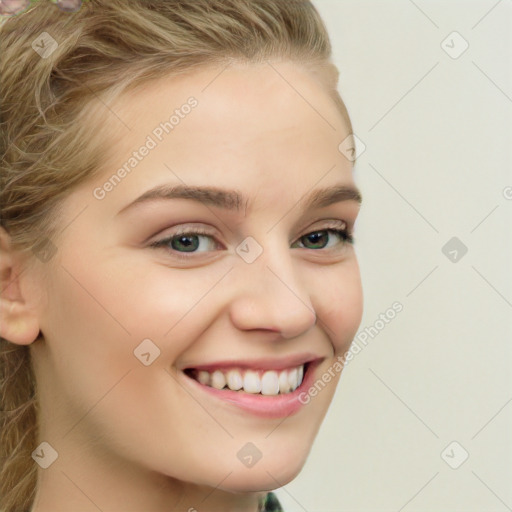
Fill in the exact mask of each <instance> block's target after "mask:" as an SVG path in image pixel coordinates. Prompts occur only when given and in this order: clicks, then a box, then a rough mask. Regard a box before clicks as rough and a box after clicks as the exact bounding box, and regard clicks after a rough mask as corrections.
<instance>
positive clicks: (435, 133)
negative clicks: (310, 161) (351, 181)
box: [277, 0, 512, 512]
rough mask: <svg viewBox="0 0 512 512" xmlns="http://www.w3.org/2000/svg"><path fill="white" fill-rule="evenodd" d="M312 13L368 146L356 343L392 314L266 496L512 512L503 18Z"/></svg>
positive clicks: (408, 511)
mask: <svg viewBox="0 0 512 512" xmlns="http://www.w3.org/2000/svg"><path fill="white" fill-rule="evenodd" d="M315 4H316V5H317V7H318V9H319V10H320V12H321V14H322V15H323V16H324V19H325V20H326V23H327V25H328V28H329V30H330V33H331V37H332V42H333V45H334V52H335V62H336V64H337V65H338V66H339V68H340V73H341V81H340V92H341V94H342V96H343V98H344V99H345V101H346V103H347V105H348V108H349V112H350V113H351V116H352V120H353V124H354V132H355V133H356V135H357V136H358V137H359V138H360V139H361V140H362V141H363V142H364V144H365V145H366V150H365V151H364V152H363V153H361V155H360V156H359V158H358V160H357V163H356V171H355V172H356V182H357V183H358V185H359V186H360V187H361V189H362V191H363V196H364V204H363V209H362V211H361V216H360V219H359V220H358V223H357V228H356V236H357V240H356V247H357V252H358V256H359V260H360V265H361V271H362V277H363V286H364V291H365V313H364V317H363V321H362V324H361V331H363V330H364V328H365V327H369V326H372V325H373V324H374V323H375V321H376V320H377V319H378V318H379V314H380V313H384V312H385V311H386V310H387V309H388V308H389V307H390V306H391V304H392V303H393V302H395V301H399V302H400V303H401V304H402V305H403V311H402V312H401V313H399V314H398V315H397V316H396V318H395V319H394V320H392V321H391V322H390V323H389V324H387V325H386V326H385V328H383V329H382V330H380V331H379V333H378V335H377V336H375V337H374V338H373V339H370V341H369V343H368V345H367V346H366V347H365V348H364V350H362V351H361V352H360V353H359V354H358V355H357V356H356V357H355V358H354V360H353V361H352V362H351V363H350V365H349V366H348V367H347V368H346V369H345V371H344V374H343V375H342V378H341V382H340V387H339V388H338V391H337V394H336V396H335V399H334V402H333V405H332V407H331V409H330V411H329V414H328V416H327V418H326V421H325V423H324V424H323V426H322V429H321V431H320V433H319V436H318V438H317V441H316V443H315V445H314V446H313V449H312V451H311V454H310V457H309V459H308V462H307V464H306V466H305V468H304V470H303V472H302V473H301V474H300V476H299V477H298V478H297V479H296V480H294V481H293V482H292V483H290V484H289V485H287V486H285V487H284V488H282V489H280V490H278V491H277V494H278V496H279V498H280V500H281V501H282V503H283V505H284V507H285V510H286V512H302V511H308V512H313V511H315V512H330V511H332V512H334V511H336V512H338V511H347V512H348V511H350V512H363V511H365V512H368V511H372V512H373V511H375V512H381V511H396V512H401V511H405V512H437V511H439V512H441V511H443V512H445V511H450V512H456V511H461V512H473V511H474V512H494V511H496V512H501V511H507V510H512V484H511V482H512V447H511V444H512V443H511V440H512V385H511V384H512V372H511V363H512V357H511V355H512V354H511V352H512V348H511V342H512V199H509V200H507V199H506V198H505V195H504V190H508V191H509V194H508V197H511V198H512V188H511V189H506V187H512V171H511V169H512V166H511V163H512V162H511V160H512V148H511V146H512V133H511V132H512V66H511V64H512V62H511V61H512V41H511V38H512V36H511V35H510V33H511V31H512V30H511V29H512V2H511V1H509V0H502V1H497V0H478V1H452V0H450V1H446V0H444V1H441V0H436V1H434V0H428V1H427V0H416V1H414V2H413V1H407V0H393V1H376V0H373V1H370V0H357V1H356V0H351V1H349V0H316V1H315ZM453 31H456V32H458V33H459V34H460V36H462V38H464V40H466V41H467V43H468V44H469V47H468V48H467V50H466V51H464V52H463V53H462V54H461V55H460V56H457V58H452V57H450V56H449V55H448V53H446V51H445V49H443V47H444V48H446V50H447V51H449V52H451V53H452V55H456V54H457V53H459V52H460V50H462V49H463V46H462V45H463V44H464V43H463V40H462V39H461V38H460V37H459V36H457V35H451V36H450V37H449V38H448V39H446V38H447V36H449V35H450V34H451V33H452V32H453ZM445 39H446V41H445V43H444V44H443V46H442V42H443V41H444V40H445ZM340 142H341V141H340ZM452 237H457V238H458V239H459V240H460V241H461V242H462V243H463V244H464V245H465V246H466V247H467V248H468V252H467V254H465V255H464V256H463V257H460V251H458V252H457V255H455V254H454V253H452V255H451V257H452V258H455V257H456V258H457V261H456V262H453V261H451V260H450V259H448V257H447V256H445V254H444V253H443V252H442V247H443V246H444V245H445V244H446V243H447V242H448V241H449V240H450V239H451V238H452ZM450 250H453V249H450ZM446 252H448V251H446ZM453 441H456V442H457V443H458V444H456V445H452V446H451V447H449V449H448V450H446V451H444V450H445V448H446V447H447V446H448V445H449V444H450V443H452V442H453ZM465 452H467V453H468V455H469V457H468V458H467V460H466V461H465V462H463V463H462V464H461V465H459V464H460V462H461V460H462V458H463V456H464V454H465ZM442 453H445V455H444V457H445V459H446V460H448V461H449V462H450V463H451V464H452V465H453V466H458V468H457V469H452V467H450V466H449V465H448V463H447V462H445V460H444V459H443V458H442Z"/></svg>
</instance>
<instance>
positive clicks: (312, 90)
mask: <svg viewBox="0 0 512 512" xmlns="http://www.w3.org/2000/svg"><path fill="white" fill-rule="evenodd" d="M273 66H274V68H275V69H276V70H279V72H280V73H281V74H282V75H283V76H284V77H286V81H284V80H283V78H282V77H281V76H279V74H277V73H276V71H275V70H274V69H273V68H272V67H271V66H270V65H268V64H258V65H256V64H251V65H234V64H232V65H231V66H230V67H229V68H228V69H226V70H224V72H222V73H221V74H220V75H219V72H220V71H221V70H222V68H217V69H214V68H204V69H202V70H201V71H194V72H193V73H191V74H188V75H186V76H185V75H184V76H182V77H180V78H163V79H159V80H157V81H154V82H152V83H149V84H146V85H145V87H144V88H143V89H141V90H139V91H134V92H130V93H127V94H126V95H124V96H122V97H121V98H120V99H118V101H117V102H115V104H113V105H110V106H109V108H110V109H111V110H113V111H115V113H116V115H117V117H116V116H113V115H112V114H111V113H110V112H107V111H104V118H102V119H98V121H97V123H98V126H100V125H101V126H107V127H108V128H109V133H111V134H112V139H111V145H110V153H109V155H108V157H107V158H106V159H105V165H104V168H103V169H102V170H101V173H100V174H99V175H97V176H96V177H95V178H94V179H92V180H90V181H89V182H87V183H83V184H81V185H80V186H79V187H77V188H76V189H75V190H74V191H73V192H72V193H70V194H69V195H68V196H67V197H66V199H65V200H64V201H63V203H62V211H61V212H60V214H59V223H60V225H61V226H63V227H64V226H67V227H65V229H64V230H63V231H62V233H61V235H60V236H59V237H58V239H56V240H55V241H54V242H55V245H56V247H57V253H56V254H55V256H54V257H53V258H52V259H51V260H50V261H48V262H46V263H42V262H40V261H33V262H32V264H31V265H28V266H24V265H25V262H24V260H23V259H22V258H21V257H19V256H18V255H17V254H16V253H15V252H14V251H12V250H10V248H9V239H8V236H7V235H6V233H5V232H3V231H2V233H1V237H0V241H1V243H2V245H3V248H4V253H3V254H4V256H3V257H2V259H1V260H0V261H1V263H2V276H3V282H4V283H9V284H8V286H7V287H5V289H4V293H3V295H2V302H1V311H2V320H3V322H2V328H1V329H2V331H1V334H2V336H4V337H6V338H7V339H9V341H12V342H13V343H19V344H30V347H31V354H32V357H33V361H34V370H35V374H36V379H37V383H38V390H39V397H40V403H41V417H40V436H39V440H40V441H46V442H48V443H50V445H51V446H52V447H53V448H54V449H55V450H56V451H57V452H58V458H57V460H56V461H55V462H54V463H53V464H52V465H51V466H50V467H49V468H47V469H38V471H39V474H38V478H39V484H38V485H39V486H38V491H37V496H36V500H35V504H34V507H33V508H32V512H48V511H52V512H58V511H69V510H74V511H84V512H89V511H91V512H92V511H94V512H96V511H97V510H98V508H99V509H101V510H103V511H109V512H110V511H112V512H115V511H123V512H127V511H132V512H135V511H141V510H145V511H147V512H161V511H162V512H163V511H170V510H173V511H191V510H194V509H195V510H197V511H199V512H203V511H210V512H212V511H221V510H222V511H224V512H226V511H235V510H237V511H239V510H247V511H252V512H255V511H256V510H257V500H258V497H259V496H261V495H263V494H265V493H264V492H262V491H264V490H270V489H276V488H278V487H280V486H282V485H284V484H286V483H288V482H290V481H291V480H292V479H293V478H294V477H295V476H296V475H297V474H298V473H299V471H300V470H301V468H302V467H303V465H304V463H305V461H306V458H307V455H308V453H309V451H310V448H311V445H312V443H313V440H314V438H315V436H316V434H317V431H318V429H319V427H320V425H321V422H322V420H323V418H324V416H325V414H326V412H327V409H328V406H329V404H330V402H331V399H332V397H333V394H334V391H335V388H336V384H337V382H338V380H339V375H340V374H339V373H336V378H335V379H333V380H331V382H329V383H328V384H327V386H326V387H325V389H323V390H322V391H321V392H320V393H318V395H317V396H316V397H314V399H312V400H311V401H310V403H309V404H308V405H307V406H304V407H303V408H302V409H301V410H300V411H299V412H298V413H296V414H294V415H292V416H290V417H288V418H287V419H286V420H285V421H283V419H282V418H280V419H266V418H260V417H257V416H254V415H253V414H251V413H248V412H243V411H241V410H240V409H238V408H237V407H235V406H233V405H228V404H226V403H224V402H220V401H219V400H214V399H213V398H212V397H210V396H209V395H207V394H206V393H204V392H202V391H199V392H198V391H196V390H192V388H191V387H190V386H189V385H188V384H187V383H186V382H185V380H186V377H185V376H184V375H183V373H182V372H181V371H180V369H182V368H184V367H186V366H193V365H198V364H200V363H209V362H212V361H219V360H225V359H229V358H231V359H238V358H240V359H255V358H262V357H270V358H274V357H284V356H289V355H293V354H297V353H306V352H307V353H311V354H313V355H315V356H317V357H323V358H325V359H324V360H323V362H322V363H321V364H320V366H319V367H318V368H317V369H316V376H317V378H320V377H321V375H322V374H324V373H325V372H326V371H327V369H328V368H329V367H331V366H332V364H333V362H334V361H335V360H336V357H337V356H340V355H343V354H344V353H345V352H346V351H347V350H348V348H349V346H350V343H351V341H352V339H353V337H354V335H355V333H356V331H357V328H358V326H359V324H360V321H361V316H362V301H363V300H362V289H361V280H360V274H359V267H358V263H357V258H356V253H355V250H354V247H353V245H351V244H349V243H346V242H345V243H344V242H343V239H341V238H339V237H337V235H335V234H334V233H331V234H330V235H326V236H330V238H329V244H328V245H329V247H334V249H332V248H331V249H329V248H327V249H324V248H321V247H322V245H321V244H319V245H317V246H315V245H313V242H309V243H310V245H309V247H313V248H309V247H305V245H304V244H305V243H308V242H307V240H306V241H305V242H304V238H303V237H304V235H306V234H309V233H311V232H318V231H323V230H325V229H327V228H326V226H328V225H329V221H335V220H343V221H345V222H347V224H348V227H349V230H352V231H353V228H354V223H355V221H356V217H357V214H358V211H359V204H358V203H357V202H356V201H353V200H349V201H344V202H339V203H335V204H333V205H330V206H328V207H325V208H322V209H316V210H311V211H303V210H301V209H300V208H299V207H295V205H296V204H297V202H298V201H299V200H300V199H301V198H302V197H303V196H305V195H306V194H308V193H309V192H311V191H312V190H313V189H316V188H323V187H328V186H331V185H339V184H343V185H354V181H353V176H352V164H351V162H349V160H347V159H346V158H345V157H344V156H343V155H342V154H341V153H340V152H339V150H338V145H339V144H340V142H341V141H342V140H344V139H345V137H346V136H347V135H348V129H347V127H346V125H345V123H344V121H343V119H342V117H341V115H340V114H339V113H338V111H337V110H336V108H335V106H334V103H333V101H332V100H331V98H330V96H329V94H328V93H327V92H326V89H325V87H324V86H323V85H322V84H321V83H320V82H318V81H317V79H316V78H314V77H313V75H312V74H311V73H309V72H307V71H305V70H304V69H302V68H301V67H299V66H298V65H296V64H293V63H291V62H279V63H274V64H273ZM215 77H217V78H216V79H215V80H214V81H213V82H212V80H213V79H214V78H215ZM287 82H288V83H287ZM207 84H210V85H209V86H208V87H207V88H206V89H205V87H206V85H207ZM290 84H292V85H293V88H292V87H291V86H290ZM203 89H204V91H203ZM297 92H300V94H297ZM192 95H193V96H194V97H195V98H197V100H198V102H199V104H198V106H197V107H196V108H195V109H194V110H193V111H192V112H191V113H190V114H189V115H188V116H186V118H185V119H183V120H181V122H180V124H179V126H177V127H176V128H175V129H174V130H173V132H172V133H171V134H170V135H167V136H165V137H164V139H163V141H162V142H161V143H159V144H158V146H157V147H156V148H155V149H153V150H152V151H151V152H150V154H149V155H148V156H147V157H146V158H144V159H143V160H142V161H141V162H140V163H139V164H138V165H137V167H136V168H135V169H134V170H133V171H132V172H131V173H130V174H129V175H127V176H126V177H125V178H124V179H123V181H122V182H121V183H120V184H118V185H117V186H116V187H115V188H114V189H113V190H112V191H111V192H109V193H108V194H107V195H106V196H105V197H104V198H103V199H102V200H98V199H95V198H94V196H93V190H94V189H95V187H101V186H102V184H103V183H105V180H107V179H108V178H109V177H110V176H111V175H112V174H113V172H115V170H116V169H117V168H119V167H120V166H122V164H123V163H124V162H126V160H127V159H128V158H129V156H130V155H131V153H132V151H134V150H136V149H137V148H139V147H140V146H141V145H142V144H143V143H144V141H145V140H146V137H147V136H148V134H150V133H151V132H152V130H153V129H154V128H155V126H157V125H158V124H159V123H160V122H162V121H163V120H166V119H168V117H169V115H170V114H169V113H170V112H172V111H173V110H174V109H175V108H177V107H179V106H180V105H182V104H183V103H185V102H186V100H187V98H189V97H190V96H192ZM305 99H306V100H307V101H305ZM312 107H314V108H312ZM319 114H320V115H319ZM118 118H120V119H122V120H123V122H124V123H125V124H126V125H128V126H129V127H130V128H131V130H130V131H128V130H126V129H125V128H123V126H122V124H121V123H120V121H119V120H118ZM327 121H328V122H327ZM119 134H121V135H119ZM164 164H166V165H164ZM329 169H331V170H330V171H329ZM183 182H184V183H186V184H187V185H212V186H217V187H222V188H235V189H238V190H239V191H241V192H243V193H244V194H245V195H246V196H247V197H248V200H249V201H248V204H247V205H244V208H242V210H241V212H240V213H236V212H228V211H223V210H220V209H217V208H215V207H212V206H208V207H207V206H205V205H202V204H200V203H197V202H193V201H190V200H185V199H172V200H158V201H154V202H151V203H146V204H139V205H138V206H136V207H133V208H130V209H128V210H126V211H125V212H123V213H121V214H119V215H117V213H118V212H119V211H120V210H121V209H123V208H124V207H125V206H126V205H128V204H129V203H131V202H132V201H133V200H134V199H135V198H137V197H138V196H139V195H140V194H141V193H142V192H144V191H146V190H148V189H149V188H152V187H154V186H156V185H160V184H182V183H183ZM245 207H247V209H246V210H245ZM84 208H85V209H84ZM184 224H187V226H190V225H191V226H194V227H203V228H210V229H211V230H213V238H208V237H207V238H201V240H202V241H201V242H200V243H201V247H200V248H199V249H198V252H199V255H198V256H197V258H191V259H190V260H188V261H187V262H184V261H182V260H179V259H178V258H177V257H176V256H175V255H176V253H177V252H178V251H177V250H176V249H174V252H172V251H173V250H172V249H171V248H170V246H168V248H167V250H166V249H165V248H162V247H161V248H153V247H150V246H149V243H150V242H151V241H155V240H158V239H160V240H161V239H163V238H165V237H166V236H169V235H170V234H172V233H173V231H174V232H175V231H176V228H177V227H179V226H182V225H184ZM271 228H272V229H271ZM248 236H251V237H253V238H254V239H255V240H256V241H258V243H259V244H260V245H261V247H262V248H263V253H262V254H261V256H259V258H257V259H256V260H255V261H254V262H253V263H251V264H248V263H246V262H245V261H244V260H243V259H242V258H241V257H239V256H238V254H237V253H236V248H237V246H238V245H239V244H240V242H241V241H242V240H244V239H245V238H246V237H248ZM300 240H302V244H301V243H300ZM297 244H298V245H297ZM325 244H326V242H325V243H324V245H325ZM292 245H293V247H292ZM315 247H320V248H315ZM201 251H202V252H201ZM181 253H182V254H183V253H184V254H185V256H187V255H189V256H190V254H189V253H186V252H184V251H181ZM21 270H24V271H23V272H22V273H21ZM228 271H229V272H228ZM223 276H224V277H223ZM221 279H222V281H220V280H221ZM219 281H220V282H219ZM2 288H4V286H3V287H2ZM39 329H40V330H41V331H42V333H43V334H44V340H38V341H36V342H34V340H35V338H36V337H37V333H38V332H39ZM146 338H149V339H151V340H152V341H153V342H154V343H155V345H157V346H158V347H159V349H160V356H159V357H158V358H157V359H156V360H155V361H154V362H153V363H152V364H151V365H149V366H144V365H143V364H141V362H140V361H139V360H138V359H137V358H136V357H135V356H134V354H133V351H134V349H135V348H136V347H137V346H138V345H139V344H140V343H141V341H142V340H144V339H146ZM247 442H251V443H254V444H255V445H256V446H257V447H258V449H259V450H260V451H261V453H262V457H261V459H260V461H259V462H258V463H257V464H256V465H254V466H253V467H251V468H248V467H246V466H245V465H243V464H242V463H241V462H240V460H239V459H238V458H237V456H236V454H237V452H238V451H239V450H240V449H241V448H242V447H243V446H244V445H245V444H246V443H247Z"/></svg>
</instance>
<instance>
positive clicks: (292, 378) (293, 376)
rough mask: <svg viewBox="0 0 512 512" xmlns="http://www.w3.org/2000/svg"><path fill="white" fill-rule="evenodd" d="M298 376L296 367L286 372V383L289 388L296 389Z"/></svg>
mask: <svg viewBox="0 0 512 512" xmlns="http://www.w3.org/2000/svg"><path fill="white" fill-rule="evenodd" d="M298 377H299V375H298V372H297V368H294V369H293V370H291V371H290V372H289V373H288V384H289V385H290V388H291V389H296V388H297V387H298V386H299V383H298Z"/></svg>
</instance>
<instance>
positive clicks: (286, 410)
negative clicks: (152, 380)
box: [182, 360, 321, 418]
mask: <svg viewBox="0 0 512 512" xmlns="http://www.w3.org/2000/svg"><path fill="white" fill-rule="evenodd" d="M320 362H321V361H320V360H316V361H312V362H311V363H309V364H308V367H307V370H306V372H305V374H304V378H303V380H302V383H301V385H300V386H299V387H298V388H297V389H296V390H295V391H293V392H291V393H286V394H284V395H275V396H270V395H260V394H256V393H254V394H253V393H246V392H244V391H232V390H230V389H216V388H212V387H211V386H205V385H204V384H201V383H200V382H198V381H197V380H195V379H193V378H192V377H189V376H188V375H186V374H185V373H183V372H182V374H183V376H184V377H185V379H186V380H187V381H188V382H190V383H191V384H192V386H193V387H194V388H197V389H200V390H201V391H204V392H205V393H208V394H209V395H211V396H212V397H214V398H216V399H219V400H222V401H224V402H227V403H228V404H233V405H234V406H236V407H239V408H240V409H243V410H245V411H247V412H250V413H252V414H254V415H256V416H260V417H262V418H283V417H286V416H291V415H293V414H296V413H297V412H299V411H300V409H301V408H302V407H303V406H304V405H306V404H303V403H302V402H301V401H300V400H299V397H300V396H301V394H302V393H303V392H304V391H306V390H307V389H309V388H310V387H311V385H312V384H313V382H314V378H315V369H316V367H317V366H318V365H319V364H320Z"/></svg>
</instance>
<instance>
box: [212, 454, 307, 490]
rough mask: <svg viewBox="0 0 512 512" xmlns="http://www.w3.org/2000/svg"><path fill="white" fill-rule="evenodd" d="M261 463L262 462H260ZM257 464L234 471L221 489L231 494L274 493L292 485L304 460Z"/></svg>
mask: <svg viewBox="0 0 512 512" xmlns="http://www.w3.org/2000/svg"><path fill="white" fill-rule="evenodd" d="M260 463H261V461H260ZM260 463H257V464H256V465H255V466H253V467H252V468H248V469H247V470H245V469H243V470H242V469H241V470H237V471H234V472H233V473H232V474H231V475H230V476H229V478H227V479H226V480H225V482H223V485H222V486H221V488H222V489H223V490H226V491H231V492H258V491H272V490H274V489H277V488H279V487H282V486H283V485H286V484H288V483H290V482H291V481H292V480H294V479H295V478H296V477H297V475H298V474H299V473H300V472H301V471H302V468H303V467H304V463H305V459H304V460H300V461H297V460H293V461H291V460H285V461H277V460H276V461H273V462H272V463H270V464H268V463H267V464H266V465H264V464H262V463H261V466H260V467H258V466H259V464H260Z"/></svg>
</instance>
